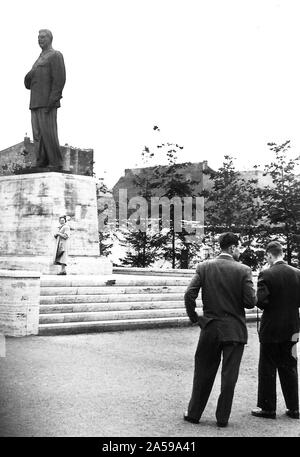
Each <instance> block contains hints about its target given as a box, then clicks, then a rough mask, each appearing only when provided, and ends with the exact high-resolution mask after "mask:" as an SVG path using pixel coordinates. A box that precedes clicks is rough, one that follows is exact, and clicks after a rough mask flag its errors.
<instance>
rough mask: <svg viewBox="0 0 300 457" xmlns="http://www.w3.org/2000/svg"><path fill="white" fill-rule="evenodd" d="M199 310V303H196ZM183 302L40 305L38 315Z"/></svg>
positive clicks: (171, 305)
mask: <svg viewBox="0 0 300 457" xmlns="http://www.w3.org/2000/svg"><path fill="white" fill-rule="evenodd" d="M197 305H198V306H199V308H201V302H199V303H197ZM183 306H184V305H183V301H182V300H178V301H149V302H147V301H146V302H144V301H139V302H114V303H109V302H107V303H76V304H74V303H57V304H55V305H40V314H51V313H83V312H87V311H94V312H95V311H126V310H138V309H170V308H182V307H183Z"/></svg>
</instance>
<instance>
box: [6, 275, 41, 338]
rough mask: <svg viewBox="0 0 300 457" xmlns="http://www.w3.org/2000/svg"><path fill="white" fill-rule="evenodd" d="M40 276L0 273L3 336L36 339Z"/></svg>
mask: <svg viewBox="0 0 300 457" xmlns="http://www.w3.org/2000/svg"><path fill="white" fill-rule="evenodd" d="M39 306H40V273H39V272H34V271H18V270H17V271H13V270H0V334H2V335H6V336H27V335H37V334H38V330H39Z"/></svg>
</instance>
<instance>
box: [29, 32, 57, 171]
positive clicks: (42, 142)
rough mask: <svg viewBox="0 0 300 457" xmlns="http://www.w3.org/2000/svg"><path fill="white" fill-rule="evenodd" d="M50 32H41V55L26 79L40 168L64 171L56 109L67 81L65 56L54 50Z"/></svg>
mask: <svg viewBox="0 0 300 457" xmlns="http://www.w3.org/2000/svg"><path fill="white" fill-rule="evenodd" d="M52 39H53V37H52V33H51V32H50V30H45V29H44V30H40V31H39V36H38V42H39V45H40V47H41V48H42V52H41V54H40V56H39V58H38V59H37V61H36V62H35V63H34V65H33V67H32V69H31V70H30V71H29V72H28V73H27V75H26V76H25V80H24V83H25V87H26V89H30V91H31V93H30V106H29V107H30V110H31V124H32V133H33V141H34V149H35V155H36V165H37V166H38V167H48V168H50V169H55V170H57V171H59V170H61V169H62V161H63V159H62V154H61V150H60V147H59V141H58V135H57V108H59V107H60V99H61V98H62V90H63V88H64V85H65V81H66V71H65V64H64V59H63V56H62V54H61V53H60V52H59V51H55V50H54V49H53V48H52Z"/></svg>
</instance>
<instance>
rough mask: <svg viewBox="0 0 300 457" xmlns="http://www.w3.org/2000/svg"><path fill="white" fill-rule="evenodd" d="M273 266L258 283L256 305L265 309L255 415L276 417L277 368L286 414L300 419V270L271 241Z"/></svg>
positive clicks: (269, 253)
mask: <svg viewBox="0 0 300 457" xmlns="http://www.w3.org/2000/svg"><path fill="white" fill-rule="evenodd" d="M266 258H267V261H268V263H269V265H270V268H268V269H266V270H264V271H262V272H261V273H260V274H259V277H258V284H257V299H258V303H257V306H258V307H259V308H260V309H262V310H263V314H262V319H261V325H260V329H259V341H260V356H259V366H258V398H257V406H258V408H257V409H254V410H252V415H253V416H256V417H264V418H270V419H275V418H276V372H277V371H278V374H279V379H280V384H281V389H282V393H283V396H284V399H285V403H286V407H287V411H286V414H287V415H288V416H289V417H291V418H293V419H299V396H298V371H297V352H296V344H297V341H298V339H299V327H300V323H299V306H300V270H298V269H297V268H293V267H291V266H289V265H287V264H286V263H285V262H284V261H283V251H282V246H281V244H280V243H279V242H278V241H272V242H271V243H269V244H268V246H267V248H266Z"/></svg>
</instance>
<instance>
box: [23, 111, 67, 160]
mask: <svg viewBox="0 0 300 457" xmlns="http://www.w3.org/2000/svg"><path fill="white" fill-rule="evenodd" d="M31 125H32V133H33V141H34V151H35V156H36V165H37V166H38V167H47V166H50V167H57V168H61V167H62V163H63V159H62V154H61V150H60V147H59V141H58V134H57V108H52V109H51V110H50V111H49V113H47V112H46V108H36V109H32V110H31Z"/></svg>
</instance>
